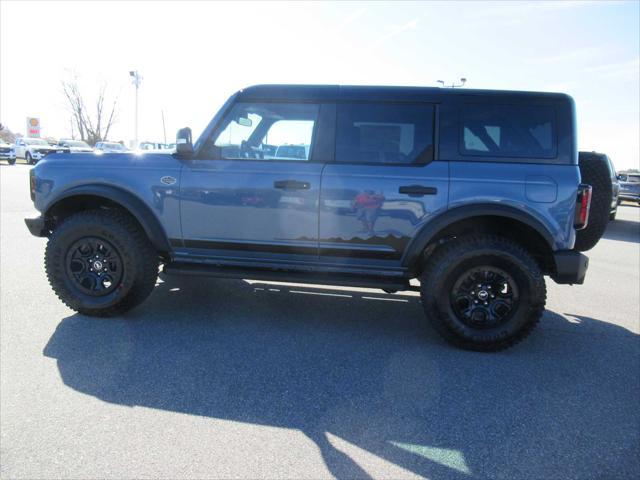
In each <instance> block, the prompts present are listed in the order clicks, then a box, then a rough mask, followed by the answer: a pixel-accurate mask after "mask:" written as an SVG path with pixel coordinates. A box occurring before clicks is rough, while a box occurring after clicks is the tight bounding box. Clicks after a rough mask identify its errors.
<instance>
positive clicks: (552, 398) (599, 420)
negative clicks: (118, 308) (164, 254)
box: [44, 277, 640, 479]
mask: <svg viewBox="0 0 640 480" xmlns="http://www.w3.org/2000/svg"><path fill="white" fill-rule="evenodd" d="M377 298H384V299H386V300H376V299H377ZM639 346H640V342H639V337H638V335H636V334H634V333H631V332H630V331H628V330H626V329H624V328H622V327H619V326H616V325H612V324H609V323H606V322H603V321H600V320H596V319H593V318H586V317H575V316H570V315H561V314H558V313H553V312H548V313H546V314H545V318H544V319H543V322H542V325H541V326H540V328H539V329H538V330H537V331H536V332H534V333H533V334H532V336H531V337H530V338H528V339H527V340H526V341H525V342H523V343H522V344H520V345H518V346H516V347H515V348H512V349H510V350H508V351H505V352H502V353H497V354H481V353H475V352H466V351H461V350H458V349H455V348H453V347H451V346H449V345H447V344H445V343H444V342H443V341H441V340H440V339H439V337H437V335H436V334H435V333H434V332H433V331H432V330H431V328H430V327H429V326H428V325H427V322H425V319H424V317H423V314H422V310H421V305H420V303H419V300H418V298H417V297H415V296H405V295H387V294H377V293H373V294H372V293H361V292H357V291H354V290H349V289H337V288H336V289H331V288H327V289H322V288H315V287H294V286H281V285H272V284H265V283H248V282H246V281H222V280H215V279H202V278H182V279H172V278H170V277H166V278H165V282H164V283H160V284H159V285H158V286H157V287H156V292H154V294H153V295H152V296H151V297H150V299H149V300H148V301H147V302H146V303H145V304H144V305H142V306H141V307H139V308H138V309H136V310H134V311H133V312H131V313H130V314H129V315H128V316H127V318H126V319H124V318H118V319H93V318H89V317H84V316H82V315H77V314H76V315H72V316H70V317H68V318H65V319H64V320H62V322H61V323H60V324H59V326H58V327H57V329H56V331H55V333H54V334H53V336H52V337H51V339H50V340H49V342H48V344H47V345H46V347H45V349H44V355H46V356H47V357H51V358H54V359H56V361H57V366H58V368H59V371H60V375H61V378H62V380H63V381H64V383H65V384H66V385H68V386H69V387H71V388H73V389H75V390H77V391H79V392H82V393H85V394H88V395H92V396H94V397H96V398H99V399H101V400H104V401H107V402H112V403H115V404H119V405H124V406H145V407H149V408H157V409H162V410H168V411H174V412H182V413H187V414H192V415H201V416H205V417H212V418H216V419H226V420H231V421H236V422H246V423H251V424H260V425H269V426H277V427H284V428H291V429H299V430H300V431H302V432H304V433H305V434H306V435H307V436H308V437H309V438H310V439H312V440H313V441H314V442H315V443H316V444H317V445H318V447H319V449H320V451H321V453H322V456H323V459H324V461H325V463H326V465H327V467H328V468H329V470H330V471H331V473H332V474H333V475H334V476H335V477H337V478H369V474H368V473H367V472H366V469H363V468H362V466H360V465H358V464H357V463H356V462H355V461H354V460H353V459H352V458H351V457H350V456H349V455H348V454H347V453H345V452H344V451H341V449H339V448H337V447H336V443H335V438H336V437H337V438H338V439H340V440H343V441H346V442H348V443H349V444H351V445H355V446H356V447H358V448H360V449H364V450H366V451H368V452H370V453H372V454H374V455H376V456H378V457H380V458H382V459H385V460H386V461H388V462H392V463H393V464H396V465H398V466H400V467H402V468H404V469H407V470H409V471H411V472H414V473H416V474H419V475H423V476H426V477H429V478H453V479H458V478H465V479H468V478H568V477H571V478H587V477H589V478H594V477H598V478H600V477H602V478H612V477H625V476H626V477H631V476H633V475H634V474H637V472H638V469H639V468H640V460H639V459H640V455H639V453H640V451H639V450H640V447H639V444H640V443H639V438H638V436H639V433H638V429H637V426H638V422H639V418H640V417H639V410H638V408H637V399H638V396H639V395H640V386H639V380H638V379H639V375H638V374H639V372H638V366H639V354H638V352H639V351H640V348H638V347H639ZM332 439H334V440H333V441H332Z"/></svg>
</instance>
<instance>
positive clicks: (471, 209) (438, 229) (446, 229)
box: [402, 204, 555, 274]
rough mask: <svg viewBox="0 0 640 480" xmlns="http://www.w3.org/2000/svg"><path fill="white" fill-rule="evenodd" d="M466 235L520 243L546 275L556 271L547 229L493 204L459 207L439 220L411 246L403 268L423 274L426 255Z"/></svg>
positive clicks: (438, 217)
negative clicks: (486, 236) (491, 237)
mask: <svg viewBox="0 0 640 480" xmlns="http://www.w3.org/2000/svg"><path fill="white" fill-rule="evenodd" d="M466 233H494V234H497V235H502V236H505V237H507V238H510V239H512V240H515V241H518V242H519V243H521V244H523V246H525V247H526V248H527V249H528V250H530V251H531V253H532V254H534V256H536V258H537V260H538V262H539V263H540V266H541V268H542V269H543V271H544V272H545V273H547V274H551V273H553V272H554V271H555V260H554V257H553V252H554V250H555V249H554V244H555V242H554V238H553V236H552V235H551V232H550V231H549V230H548V229H547V227H545V226H544V224H543V223H542V222H540V221H539V220H538V219H536V218H535V217H533V216H532V215H531V214H529V213H527V212H523V211H521V210H518V209H516V208H514V207H509V206H506V205H491V204H488V205H473V206H462V207H456V208H454V209H452V210H447V211H446V212H444V213H442V214H440V215H439V216H437V217H436V218H435V219H433V220H432V221H430V222H429V223H427V224H426V225H425V226H424V227H423V228H422V230H420V232H419V233H418V234H417V235H416V236H415V237H414V239H413V240H412V241H411V243H410V244H409V245H408V247H407V249H406V251H405V253H404V255H403V257H402V266H403V267H405V268H407V269H408V270H409V272H410V273H412V274H418V273H420V271H421V269H422V266H423V264H424V261H423V260H424V256H425V254H427V255H428V254H429V253H430V252H431V251H432V250H433V248H435V246H436V245H437V244H438V243H439V242H440V241H442V240H446V239H447V238H451V237H455V236H457V235H462V234H466ZM430 247H433V248H430Z"/></svg>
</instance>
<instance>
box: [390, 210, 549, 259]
mask: <svg viewBox="0 0 640 480" xmlns="http://www.w3.org/2000/svg"><path fill="white" fill-rule="evenodd" d="M483 216H493V217H506V218H510V219H513V220H517V221H519V222H522V223H524V224H525V225H527V226H529V227H531V228H533V229H534V230H535V231H536V232H538V233H539V234H540V236H541V237H542V238H544V239H545V240H546V242H547V244H548V247H549V249H550V250H551V251H555V250H556V249H555V248H554V245H555V241H554V239H553V236H552V235H551V232H549V229H548V228H547V227H545V226H544V224H543V223H542V222H540V221H539V220H538V219H537V218H535V217H534V216H532V215H531V214H529V213H527V212H524V211H522V210H519V209H517V208H516V207H511V206H508V205H495V204H477V205H463V206H460V207H455V208H453V209H451V210H447V211H445V212H443V213H441V214H439V215H438V216H437V217H436V218H434V219H432V220H430V221H429V222H428V223H427V224H426V225H425V226H424V227H423V228H422V230H420V232H419V233H418V234H417V235H416V236H415V237H414V238H413V240H412V241H411V242H410V243H409V245H408V246H407V248H406V250H405V253H404V255H403V256H402V260H401V263H402V266H403V267H405V268H408V269H409V270H412V269H413V267H414V266H415V265H416V262H417V260H418V259H419V258H420V255H421V254H422V252H423V251H424V249H425V248H426V247H427V245H429V242H430V241H431V240H432V239H433V238H434V237H435V236H436V235H438V233H440V232H441V231H442V230H443V229H445V228H447V227H448V226H449V225H452V224H454V223H456V222H459V221H461V220H468V219H471V218H474V217H483Z"/></svg>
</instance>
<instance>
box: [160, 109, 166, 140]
mask: <svg viewBox="0 0 640 480" xmlns="http://www.w3.org/2000/svg"><path fill="white" fill-rule="evenodd" d="M160 111H161V112H162V132H163V133H164V144H165V145H166V144H167V129H166V127H165V126H164V110H160Z"/></svg>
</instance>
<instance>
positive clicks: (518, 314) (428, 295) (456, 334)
mask: <svg viewBox="0 0 640 480" xmlns="http://www.w3.org/2000/svg"><path fill="white" fill-rule="evenodd" d="M420 281H421V298H422V304H423V307H424V310H425V313H426V315H427V318H428V319H429V320H430V321H431V323H432V324H433V326H434V327H435V329H436V330H437V331H438V333H440V335H441V336H442V337H444V338H445V339H446V340H448V341H449V342H451V343H453V344H455V345H457V346H459V347H462V348H466V349H469V350H479V351H498V350H503V349H505V348H508V347H510V346H512V345H514V344H516V343H517V342H519V341H520V340H522V339H523V338H524V337H526V336H527V335H528V334H529V333H530V332H531V331H532V330H533V328H534V327H535V326H536V324H537V323H538V321H539V320H540V317H541V316H542V313H543V312H544V306H545V301H546V286H545V283H544V277H543V275H542V272H541V271H540V268H539V266H538V264H537V263H536V261H535V260H534V259H533V258H532V257H531V255H529V253H528V252H527V251H526V250H525V249H524V248H522V247H521V246H520V245H518V244H517V243H514V242H512V241H510V240H507V239H504V238H501V237H496V236H490V235H478V236H469V237H461V238H458V239H455V240H452V241H450V242H448V243H445V244H444V245H442V246H441V247H439V248H438V249H437V250H436V251H435V252H433V254H432V255H431V256H430V257H429V259H428V262H427V264H426V266H425V269H424V271H423V274H422V276H421V278H420Z"/></svg>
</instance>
